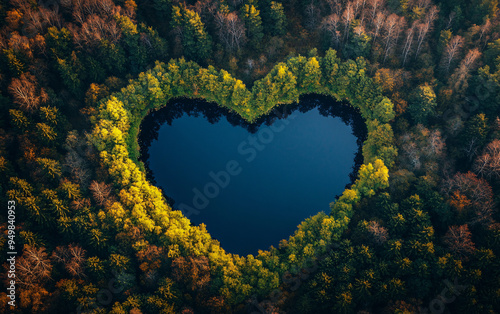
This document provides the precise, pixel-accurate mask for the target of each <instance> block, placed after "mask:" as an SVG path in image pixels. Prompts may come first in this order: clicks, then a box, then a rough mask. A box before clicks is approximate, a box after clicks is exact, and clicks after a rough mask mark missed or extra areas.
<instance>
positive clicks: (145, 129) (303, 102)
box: [138, 94, 367, 207]
mask: <svg viewBox="0 0 500 314" xmlns="http://www.w3.org/2000/svg"><path fill="white" fill-rule="evenodd" d="M314 108H318V111H319V113H320V114H321V115H322V116H324V117H333V118H335V117H338V118H340V119H341V120H342V122H344V123H345V124H346V125H349V126H350V127H351V129H352V134H353V135H354V136H355V137H356V144H357V146H358V149H357V151H356V154H355V157H354V165H353V166H352V171H351V172H350V174H349V179H350V182H349V183H348V184H346V189H347V188H350V186H351V185H352V184H353V183H354V181H355V180H356V178H357V175H358V170H359V168H360V166H361V165H362V164H363V154H362V146H363V142H364V141H365V140H366V137H367V129H366V124H365V121H364V120H363V118H362V117H361V115H360V113H359V110H358V109H356V108H354V107H352V106H351V105H349V103H347V102H337V101H335V100H334V99H333V98H332V97H329V96H323V95H317V94H310V95H305V96H301V97H300V99H299V102H298V103H294V104H289V105H283V106H280V107H279V108H276V109H274V110H273V111H271V113H270V114H268V115H266V116H264V117H260V118H259V119H257V121H255V122H254V123H248V122H247V121H245V120H244V119H243V118H242V117H241V116H240V115H238V114H237V113H234V112H231V111H229V110H228V109H226V108H222V107H220V106H218V105H217V104H216V103H210V102H207V101H204V100H199V99H188V98H179V99H174V100H172V101H170V102H169V103H168V104H167V105H166V106H165V107H163V108H161V109H159V110H156V111H152V112H151V113H149V114H148V115H147V116H146V117H145V118H144V120H143V121H142V123H141V130H140V133H139V138H138V142H139V146H140V157H139V160H140V161H141V162H143V163H144V166H145V169H146V176H147V179H148V180H149V181H150V182H151V183H153V184H154V185H156V186H158V185H157V182H156V180H155V177H154V174H153V172H152V171H151V169H150V167H149V147H150V145H151V143H152V142H153V141H155V140H158V131H159V130H160V127H161V126H162V125H163V124H165V123H166V124H168V125H172V122H173V121H174V120H175V119H178V118H180V117H182V116H183V115H184V114H187V115H188V116H193V117H199V116H202V117H204V118H205V119H206V120H207V121H208V122H210V123H211V124H215V123H217V122H219V121H220V120H221V119H222V118H224V117H225V118H226V119H227V121H228V122H229V123H230V124H231V125H232V126H240V127H243V128H244V129H246V130H247V131H248V132H249V133H252V134H254V133H256V132H257V131H258V130H259V128H260V127H261V126H262V125H267V126H270V125H272V124H273V123H274V122H276V121H277V120H280V119H284V118H286V117H287V116H288V115H290V114H292V113H293V112H295V111H298V112H301V113H306V112H308V111H310V110H312V109H314ZM159 188H160V189H161V187H159ZM161 190H162V192H163V189H161ZM163 194H164V196H165V198H166V199H167V202H168V204H169V205H170V206H172V207H173V206H174V203H175V201H174V200H173V199H172V198H171V197H169V196H168V195H166V194H165V193H163ZM339 196H340V195H337V196H336V198H338V197H339Z"/></svg>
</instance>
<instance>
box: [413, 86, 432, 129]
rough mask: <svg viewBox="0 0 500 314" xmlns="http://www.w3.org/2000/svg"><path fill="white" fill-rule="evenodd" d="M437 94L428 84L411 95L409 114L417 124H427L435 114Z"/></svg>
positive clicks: (419, 87)
mask: <svg viewBox="0 0 500 314" xmlns="http://www.w3.org/2000/svg"><path fill="white" fill-rule="evenodd" d="M436 106H437V102H436V94H435V93H434V89H433V88H432V86H430V85H428V84H424V85H420V86H418V87H417V88H416V89H415V91H414V92H413V93H412V95H411V99H410V105H409V107H408V112H409V114H410V116H411V118H412V119H413V121H415V123H426V122H427V119H428V118H429V117H430V116H432V115H433V114H434V113H435V109H436Z"/></svg>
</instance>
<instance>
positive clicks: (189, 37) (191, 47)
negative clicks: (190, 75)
mask: <svg viewBox="0 0 500 314" xmlns="http://www.w3.org/2000/svg"><path fill="white" fill-rule="evenodd" d="M171 24H172V25H171V26H172V27H173V28H180V29H181V30H182V45H183V47H184V56H185V57H186V58H188V59H191V60H195V61H198V62H203V61H205V60H206V59H208V58H210V56H211V55H210V54H211V52H212V40H211V38H210V35H208V34H207V32H206V30H205V25H204V24H203V22H202V21H201V19H200V16H199V15H198V13H196V12H195V11H192V10H189V9H187V8H186V7H185V6H183V5H180V6H173V7H172V22H171Z"/></svg>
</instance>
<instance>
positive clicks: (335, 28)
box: [321, 14, 342, 47]
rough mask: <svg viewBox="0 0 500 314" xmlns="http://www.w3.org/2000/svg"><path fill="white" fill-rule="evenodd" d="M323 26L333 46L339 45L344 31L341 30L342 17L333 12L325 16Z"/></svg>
mask: <svg viewBox="0 0 500 314" xmlns="http://www.w3.org/2000/svg"><path fill="white" fill-rule="evenodd" d="M321 27H322V29H323V30H324V32H325V34H327V38H328V41H329V42H330V44H331V45H332V46H333V47H339V46H340V42H341V41H342V33H341V31H340V18H339V16H338V15H337V14H331V15H329V16H326V17H325V18H323V21H322V22H321Z"/></svg>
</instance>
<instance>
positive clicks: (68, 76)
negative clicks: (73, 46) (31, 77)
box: [57, 51, 83, 95]
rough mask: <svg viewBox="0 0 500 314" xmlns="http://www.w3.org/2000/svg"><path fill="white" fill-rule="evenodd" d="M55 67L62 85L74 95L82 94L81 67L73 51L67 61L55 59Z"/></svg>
mask: <svg viewBox="0 0 500 314" xmlns="http://www.w3.org/2000/svg"><path fill="white" fill-rule="evenodd" d="M57 65H58V66H57V68H58V70H59V74H60V75H61V77H62V79H63V83H64V85H66V87H67V88H68V89H69V90H70V92H72V93H73V94H74V95H79V94H80V93H81V92H82V81H81V78H82V76H81V75H80V73H82V70H83V67H82V65H81V63H80V60H79V58H78V56H77V55H76V52H74V51H73V52H72V53H71V56H70V57H69V58H68V59H60V58H57Z"/></svg>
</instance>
